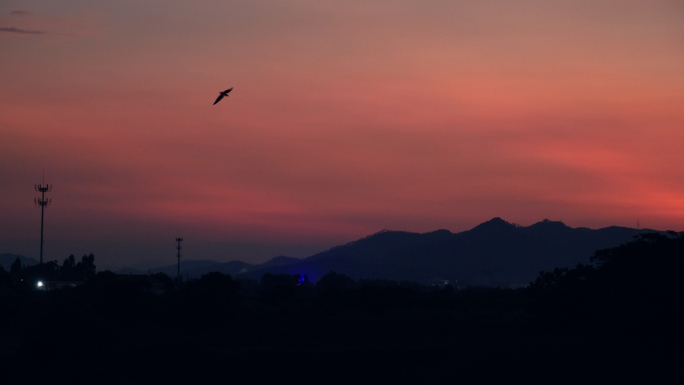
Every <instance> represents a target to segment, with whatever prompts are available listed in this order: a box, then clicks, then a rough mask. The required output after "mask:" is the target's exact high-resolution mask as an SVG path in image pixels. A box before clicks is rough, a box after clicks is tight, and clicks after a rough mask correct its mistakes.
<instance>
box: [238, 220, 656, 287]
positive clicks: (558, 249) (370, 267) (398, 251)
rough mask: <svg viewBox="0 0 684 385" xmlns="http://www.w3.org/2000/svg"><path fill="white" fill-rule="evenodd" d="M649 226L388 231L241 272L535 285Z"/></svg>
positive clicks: (500, 225)
mask: <svg viewBox="0 0 684 385" xmlns="http://www.w3.org/2000/svg"><path fill="white" fill-rule="evenodd" d="M648 232H656V230H649V229H641V230H637V229H632V228H626V227H607V228H603V229H598V230H592V229H588V228H582V227H580V228H571V227H568V226H566V225H565V224H564V223H563V222H559V221H550V220H544V221H541V222H538V223H535V224H533V225H531V226H527V227H524V226H518V225H515V224H511V223H509V222H506V221H505V220H503V219H501V218H494V219H492V220H489V221H487V222H484V223H482V224H480V225H478V226H476V227H474V228H473V229H471V230H468V231H463V232H460V233H451V232H450V231H448V230H437V231H433V232H429V233H423V234H419V233H410V232H403V231H387V230H383V231H380V232H378V233H376V234H372V235H370V236H368V237H365V238H362V239H359V240H357V241H353V242H350V243H347V244H345V245H340V246H336V247H333V248H331V249H330V250H328V251H325V252H322V253H318V254H316V255H313V256H311V257H309V258H305V259H303V260H300V261H299V262H297V263H294V264H289V265H285V266H276V267H264V268H257V269H254V270H250V271H247V272H245V273H243V274H241V275H240V277H246V278H254V279H259V278H260V277H261V276H262V275H263V274H265V273H272V274H301V275H304V274H306V275H307V276H308V277H309V279H311V280H312V281H316V280H318V279H320V278H321V277H322V276H323V275H324V274H326V273H327V272H329V271H335V272H336V273H339V274H345V275H347V276H349V277H351V278H354V279H388V280H397V281H411V282H418V283H422V284H440V283H442V284H443V283H445V282H449V283H450V284H452V285H457V286H460V287H465V286H496V287H499V286H505V287H517V286H525V285H527V284H529V283H530V282H531V281H533V280H534V279H535V278H536V276H537V275H538V274H539V272H540V271H543V270H552V269H554V268H556V267H574V266H575V265H577V264H578V263H583V264H587V263H589V258H590V257H591V256H593V255H594V252H595V251H596V250H600V249H605V248H610V247H615V246H619V245H621V244H623V243H626V242H629V241H631V240H632V239H633V237H634V235H636V234H640V233H648Z"/></svg>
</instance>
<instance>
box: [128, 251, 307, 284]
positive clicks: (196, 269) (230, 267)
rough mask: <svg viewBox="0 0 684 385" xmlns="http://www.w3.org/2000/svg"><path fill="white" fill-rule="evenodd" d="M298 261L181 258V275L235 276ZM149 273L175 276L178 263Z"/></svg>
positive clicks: (133, 272) (279, 259) (278, 258)
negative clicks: (263, 261)
mask: <svg viewBox="0 0 684 385" xmlns="http://www.w3.org/2000/svg"><path fill="white" fill-rule="evenodd" d="M297 262H301V259H298V258H292V257H286V256H278V257H275V258H272V259H270V260H269V261H267V262H265V263H263V264H256V265H254V264H249V263H246V262H242V261H230V262H224V263H221V262H216V261H210V260H185V261H184V260H181V264H180V268H181V275H182V276H183V278H184V279H194V278H200V277H201V276H202V275H204V274H207V273H209V272H219V273H223V274H230V275H231V276H233V277H236V276H239V275H240V274H244V273H247V272H250V271H253V270H259V269H268V268H276V267H282V266H287V265H291V264H294V263H297ZM119 273H122V274H143V273H148V271H145V272H143V271H136V270H135V269H130V268H128V269H121V270H120V271H119ZM149 273H152V274H154V273H164V274H167V275H169V276H171V277H175V276H176V275H177V274H178V264H173V265H166V266H161V267H157V268H153V269H150V270H149Z"/></svg>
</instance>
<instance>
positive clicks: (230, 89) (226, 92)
mask: <svg viewBox="0 0 684 385" xmlns="http://www.w3.org/2000/svg"><path fill="white" fill-rule="evenodd" d="M232 90H233V87H230V88H229V89H227V90H225V91H223V92H221V93H219V96H218V98H216V101H215V102H214V104H216V103H218V102H219V101H221V99H223V97H224V96H228V93H229V92H230V91H232Z"/></svg>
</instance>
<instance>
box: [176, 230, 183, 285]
mask: <svg viewBox="0 0 684 385" xmlns="http://www.w3.org/2000/svg"><path fill="white" fill-rule="evenodd" d="M176 242H178V246H177V247H176V249H178V275H177V276H176V279H177V280H178V283H180V282H181V275H180V251H181V242H183V238H176Z"/></svg>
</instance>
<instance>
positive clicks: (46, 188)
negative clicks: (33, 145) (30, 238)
mask: <svg viewBox="0 0 684 385" xmlns="http://www.w3.org/2000/svg"><path fill="white" fill-rule="evenodd" d="M34 187H35V189H36V191H38V192H40V194H41V196H40V199H38V198H35V199H34V200H33V202H34V203H35V205H36V206H40V264H41V265H42V264H43V223H44V219H45V206H47V205H49V204H50V203H52V199H49V198H48V199H45V193H46V192H50V191H52V185H49V184H45V170H43V184H37V185H35V186H34Z"/></svg>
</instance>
